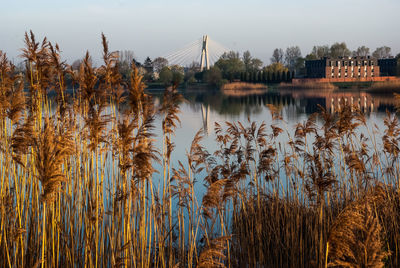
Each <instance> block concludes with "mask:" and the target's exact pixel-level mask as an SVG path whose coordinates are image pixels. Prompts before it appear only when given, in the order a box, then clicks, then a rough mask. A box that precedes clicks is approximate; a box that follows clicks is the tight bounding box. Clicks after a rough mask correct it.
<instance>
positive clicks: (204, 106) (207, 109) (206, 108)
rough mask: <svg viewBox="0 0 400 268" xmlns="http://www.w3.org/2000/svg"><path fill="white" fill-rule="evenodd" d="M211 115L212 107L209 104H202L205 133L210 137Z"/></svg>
mask: <svg viewBox="0 0 400 268" xmlns="http://www.w3.org/2000/svg"><path fill="white" fill-rule="evenodd" d="M209 114H210V106H209V105H208V104H203V103H202V104H201V118H202V121H203V129H204V132H205V133H206V134H207V135H208V133H209V131H210V129H209V128H210V126H209V125H210V120H209V117H208V115H209Z"/></svg>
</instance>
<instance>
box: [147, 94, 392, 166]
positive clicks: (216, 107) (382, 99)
mask: <svg viewBox="0 0 400 268" xmlns="http://www.w3.org/2000/svg"><path fill="white" fill-rule="evenodd" d="M149 93H150V94H151V95H153V97H154V99H155V102H156V104H158V103H160V102H161V101H162V94H163V91H162V90H153V91H149ZM182 94H183V96H184V98H185V102H184V103H182V104H181V106H180V109H181V113H180V120H181V124H180V127H178V129H177V130H176V132H175V137H173V141H174V143H175V145H176V148H175V151H174V153H173V159H174V162H177V161H178V160H179V161H182V162H184V161H185V156H186V152H187V151H189V149H190V145H191V142H192V139H193V137H194V136H195V134H196V132H197V131H199V130H200V129H201V128H204V129H206V134H205V138H204V140H203V143H202V144H203V145H204V146H205V148H206V149H208V150H209V152H210V153H212V152H214V151H215V143H214V138H215V136H214V123H215V122H218V123H219V124H221V125H223V124H224V122H225V121H229V122H238V121H240V122H242V123H243V124H244V125H246V124H245V123H246V122H247V121H248V119H250V121H255V122H256V123H257V125H260V124H261V123H262V122H265V123H266V124H267V125H268V126H269V125H271V124H273V123H275V124H276V123H277V122H273V121H272V117H271V113H270V110H269V108H268V104H273V105H274V106H275V107H278V108H279V110H280V112H281V116H282V118H283V121H282V122H279V124H280V125H279V127H281V128H283V129H284V130H285V132H286V133H289V134H293V133H294V129H295V125H296V124H297V123H301V122H303V121H305V120H307V118H308V116H309V115H310V114H312V113H315V112H318V111H319V110H320V108H319V106H322V107H323V108H325V109H326V110H327V111H329V112H332V113H333V112H335V111H337V110H338V109H340V108H342V107H343V105H345V104H353V105H356V106H358V107H359V108H360V109H361V110H362V111H363V112H364V113H365V116H366V119H367V123H368V125H369V126H371V127H374V128H375V130H376V131H378V132H380V133H383V130H384V125H383V119H384V117H385V116H386V111H389V112H393V111H395V107H396V100H395V98H394V97H393V95H392V94H386V95H377V94H369V93H366V92H363V91H358V90H352V91H351V92H349V91H335V92H332V91H325V90H297V91H279V92H271V91H269V92H265V93H262V94H253V95H238V94H235V95H233V94H231V95H225V94H223V93H221V92H220V91H217V90H215V91H183V92H182ZM161 121H162V118H157V121H156V123H155V125H156V127H157V128H156V133H157V136H159V137H160V136H161V133H162V132H161ZM157 140H160V139H157ZM279 140H280V142H281V143H282V145H285V144H286V143H287V141H288V136H287V135H281V137H279ZM159 148H160V147H159Z"/></svg>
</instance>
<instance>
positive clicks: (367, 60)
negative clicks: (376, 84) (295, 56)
mask: <svg viewBox="0 0 400 268" xmlns="http://www.w3.org/2000/svg"><path fill="white" fill-rule="evenodd" d="M305 65H306V71H307V78H327V79H334V80H336V79H340V80H345V81H352V80H366V79H371V80H373V79H374V77H379V76H380V68H379V64H378V60H377V59H375V58H372V57H369V56H368V57H352V58H337V59H331V58H323V59H320V60H310V61H306V62H305Z"/></svg>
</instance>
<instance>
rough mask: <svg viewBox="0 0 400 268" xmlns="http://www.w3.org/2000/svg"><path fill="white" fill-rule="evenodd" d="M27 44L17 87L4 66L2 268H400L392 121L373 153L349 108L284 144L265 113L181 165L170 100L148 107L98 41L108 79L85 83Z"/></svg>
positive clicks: (56, 52) (224, 132) (224, 129)
mask: <svg viewBox="0 0 400 268" xmlns="http://www.w3.org/2000/svg"><path fill="white" fill-rule="evenodd" d="M25 43H26V47H25V48H24V49H23V50H22V51H23V53H22V58H23V59H24V60H25V63H26V69H25V74H23V75H20V74H17V73H16V71H15V67H14V66H13V64H12V63H11V62H10V61H9V60H8V59H7V57H6V55H5V54H4V53H3V52H1V51H0V123H1V126H2V128H1V130H2V131H1V133H0V140H1V143H0V145H1V150H0V179H1V182H0V200H1V201H0V211H1V217H0V264H1V266H2V267H25V266H32V267H38V266H41V267H57V266H58V267H73V266H78V267H104V266H106V267H109V266H113V267H122V266H123V267H125V266H127V267H197V266H199V267H224V266H227V267H261V266H262V267H327V266H330V267H335V266H337V267H340V266H347V267H382V266H383V265H386V266H392V267H397V266H399V265H400V263H399V261H400V255H399V253H400V250H399V242H400V225H399V223H398V219H399V217H400V197H399V172H400V161H399V153H400V149H399V148H400V146H399V140H400V126H399V123H398V121H397V117H396V116H395V115H390V114H388V116H387V118H386V119H385V121H384V124H385V130H384V131H383V133H382V139H381V140H378V139H380V138H379V137H380V135H379V134H377V132H378V131H379V130H378V129H376V128H375V127H374V126H372V127H371V126H369V125H367V123H366V120H365V118H364V115H363V114H362V113H361V112H360V111H357V109H356V108H354V109H350V107H344V108H343V109H342V110H341V111H338V112H337V113H335V114H330V113H328V112H326V111H324V110H323V109H322V108H321V112H320V113H319V114H316V115H312V116H310V117H309V118H308V120H306V121H305V122H301V123H299V124H298V125H297V126H295V129H294V131H293V132H294V134H293V135H291V134H289V133H291V131H290V130H291V129H290V128H291V127H290V126H287V125H286V123H285V122H284V121H283V120H282V118H281V116H280V112H279V110H277V109H276V108H275V107H272V106H271V107H270V110H271V113H272V118H273V122H272V123H271V125H267V124H266V123H264V122H261V123H257V122H251V121H250V120H249V121H248V122H243V123H242V122H226V123H225V124H222V123H216V124H215V139H216V144H217V147H216V148H215V150H214V151H212V152H208V151H207V150H206V149H205V148H204V147H203V146H202V139H203V131H202V130H200V131H199V132H198V133H197V134H196V135H195V137H194V139H193V142H192V144H191V146H190V148H189V150H188V153H187V157H186V159H180V161H179V162H178V164H177V165H176V164H175V165H174V162H173V161H172V157H173V154H174V147H175V144H174V143H175V142H177V141H174V132H175V130H176V128H177V127H178V126H179V124H180V120H179V113H180V109H179V107H180V103H181V102H182V101H183V99H182V96H181V95H180V94H179V93H178V92H177V90H176V86H177V85H174V86H173V87H171V88H168V89H166V90H165V93H164V96H163V101H162V103H161V105H160V106H159V107H155V106H154V102H153V101H152V98H151V96H149V95H148V94H146V92H145V84H144V82H143V81H142V76H141V75H140V74H139V71H138V69H137V68H136V66H135V65H134V63H132V66H131V67H132V68H131V76H130V79H129V81H124V80H122V76H121V75H120V74H119V72H118V58H117V53H114V52H110V51H109V48H108V41H107V39H106V38H105V36H104V35H102V44H103V61H104V62H103V64H102V66H100V67H98V68H96V67H94V66H93V65H92V61H91V57H90V54H89V53H88V52H87V53H86V55H85V57H84V59H83V61H82V64H81V66H80V69H79V70H78V71H74V70H72V68H71V67H70V66H68V65H67V64H66V63H65V62H63V61H62V60H61V56H60V51H61V50H60V48H59V47H58V45H52V44H51V43H49V42H48V41H47V40H46V39H44V40H43V41H42V42H41V43H38V42H36V39H35V36H34V34H33V33H32V32H31V33H30V34H26V35H25ZM67 75H70V76H71V77H72V78H73V80H74V81H75V83H76V84H75V86H76V88H75V86H74V90H73V92H70V91H68V90H66V89H67V85H66V82H65V81H66V76H67ZM24 89H26V90H25V91H24ZM50 91H54V92H55V93H56V97H55V98H53V99H50V98H49V97H48V93H49V92H50ZM52 102H55V107H56V109H51V108H50V107H52ZM156 116H160V117H161V118H162V119H163V120H162V126H161V127H162V131H163V134H162V137H160V138H161V139H162V148H156V147H155V133H154V119H155V117H156ZM282 135H285V136H286V137H285V138H284V140H286V141H287V142H284V143H282V139H281V136H282ZM158 166H159V167H160V168H158V170H156V168H155V167H158ZM156 172H158V173H159V175H158V176H157V178H160V179H159V180H156V179H155V178H156V176H155V173H156ZM196 183H202V184H204V185H205V187H206V191H205V193H204V195H203V196H202V197H201V199H198V194H196V187H197V186H196Z"/></svg>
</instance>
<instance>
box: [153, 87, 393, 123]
mask: <svg viewBox="0 0 400 268" xmlns="http://www.w3.org/2000/svg"><path fill="white" fill-rule="evenodd" d="M152 94H153V95H154V96H155V97H156V98H160V97H161V95H162V94H161V92H160V91H158V92H154V91H153V92H152ZM182 94H183V95H184V97H185V99H186V100H187V101H188V105H189V106H191V107H192V108H193V109H195V106H196V105H197V104H201V113H202V115H203V118H204V116H205V115H206V114H207V115H208V113H209V111H210V110H211V111H212V112H214V113H217V114H219V115H228V116H231V117H238V116H241V115H242V116H244V117H250V116H257V115H260V114H262V113H263V112H264V110H265V107H266V105H267V104H272V105H274V106H276V107H279V108H280V109H281V110H283V111H285V114H287V116H288V118H287V119H289V118H290V119H295V118H297V117H298V116H299V115H301V114H306V115H309V114H311V113H314V112H318V111H319V106H322V107H324V108H325V109H326V110H327V111H330V112H332V113H333V112H336V111H338V110H340V109H342V108H343V106H344V105H355V106H357V107H359V108H360V109H361V110H362V111H363V112H364V113H366V114H367V115H368V114H371V113H380V112H386V111H387V110H388V111H394V109H395V106H396V100H395V98H393V95H392V94H370V93H367V92H363V91H351V92H349V91H347V92H346V91H327V90H315V89H313V90H291V91H290V90H284V91H279V92H271V91H268V92H265V93H262V94H252V95H247V96H232V95H225V94H223V93H221V92H220V91H217V90H214V91H184V92H182Z"/></svg>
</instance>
